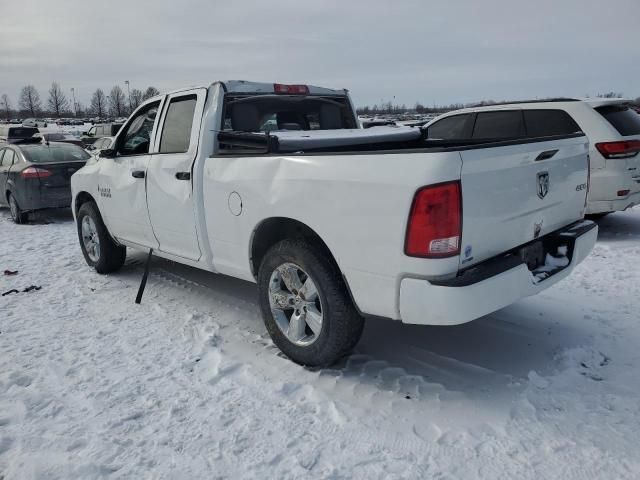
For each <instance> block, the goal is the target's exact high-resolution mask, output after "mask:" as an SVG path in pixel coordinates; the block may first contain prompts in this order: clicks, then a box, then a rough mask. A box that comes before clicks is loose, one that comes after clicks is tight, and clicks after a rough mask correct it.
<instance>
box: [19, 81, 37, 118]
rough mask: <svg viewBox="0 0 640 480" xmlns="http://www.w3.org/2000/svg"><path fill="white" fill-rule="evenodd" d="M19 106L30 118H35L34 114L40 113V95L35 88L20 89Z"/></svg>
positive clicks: (29, 86)
mask: <svg viewBox="0 0 640 480" xmlns="http://www.w3.org/2000/svg"><path fill="white" fill-rule="evenodd" d="M19 104H20V108H21V109H22V110H26V111H27V112H29V113H30V114H31V116H32V117H35V116H36V114H37V113H39V112H40V107H41V106H42V102H40V94H39V93H38V91H37V90H36V87H34V86H33V85H27V86H25V87H22V91H21V92H20V102H19Z"/></svg>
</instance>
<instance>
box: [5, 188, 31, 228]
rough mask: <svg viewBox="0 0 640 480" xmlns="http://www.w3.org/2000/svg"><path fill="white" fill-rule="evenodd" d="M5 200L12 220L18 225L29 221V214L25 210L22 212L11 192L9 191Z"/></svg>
mask: <svg viewBox="0 0 640 480" xmlns="http://www.w3.org/2000/svg"><path fill="white" fill-rule="evenodd" d="M7 200H8V202H9V210H10V211H11V218H12V219H13V221H14V222H15V223H17V224H19V225H20V224H23V223H27V222H28V221H29V214H28V213H27V212H23V211H22V210H21V209H20V207H19V206H18V202H17V200H16V197H14V196H13V193H11V192H9V195H8V196H7Z"/></svg>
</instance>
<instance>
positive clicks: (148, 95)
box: [142, 87, 160, 100]
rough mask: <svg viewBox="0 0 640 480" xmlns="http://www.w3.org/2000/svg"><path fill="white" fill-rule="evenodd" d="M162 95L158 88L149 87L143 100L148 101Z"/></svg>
mask: <svg viewBox="0 0 640 480" xmlns="http://www.w3.org/2000/svg"><path fill="white" fill-rule="evenodd" d="M159 94H160V90H158V89H157V88H156V87H149V88H147V89H146V90H145V91H144V95H142V100H147V99H148V98H151V97H155V96H156V95H159Z"/></svg>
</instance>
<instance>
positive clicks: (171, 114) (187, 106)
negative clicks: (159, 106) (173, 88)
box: [160, 95, 198, 153]
mask: <svg viewBox="0 0 640 480" xmlns="http://www.w3.org/2000/svg"><path fill="white" fill-rule="evenodd" d="M197 100H198V97H197V96H196V95H188V96H186V97H177V98H172V99H171V102H169V108H168V109H167V115H166V117H165V120H164V125H163V127H162V137H161V138H160V153H184V152H187V151H188V150H189V142H190V140H191V127H192V125H193V114H194V112H195V109H196V101H197Z"/></svg>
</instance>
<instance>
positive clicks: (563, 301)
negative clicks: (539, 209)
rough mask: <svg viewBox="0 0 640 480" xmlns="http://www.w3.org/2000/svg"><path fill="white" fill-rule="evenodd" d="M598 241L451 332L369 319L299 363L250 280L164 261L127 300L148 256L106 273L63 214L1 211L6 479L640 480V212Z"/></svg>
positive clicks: (0, 415) (606, 227)
mask: <svg viewBox="0 0 640 480" xmlns="http://www.w3.org/2000/svg"><path fill="white" fill-rule="evenodd" d="M600 235H601V238H602V239H603V240H602V241H601V242H600V243H598V245H597V246H596V248H595V250H594V252H593V254H592V255H591V256H590V257H589V258H588V259H587V260H586V261H585V262H584V263H583V264H581V265H580V266H579V267H578V268H577V269H576V271H575V272H574V273H573V274H572V275H571V276H570V277H568V278H567V279H565V280H563V281H562V282H560V283H559V284H558V285H556V286H555V287H553V288H552V289H550V290H547V291H545V292H544V293H543V294H541V295H538V296H536V297H533V298H531V299H526V300H523V301H521V302H518V303H517V304H515V305H512V306H510V307H508V308H505V309H503V310H501V311H499V312H496V313H495V314H492V315H488V316H486V317H484V318H482V319H480V320H477V321H475V322H471V323H469V324H467V325H461V326H456V327H420V326H411V325H402V324H399V323H397V322H392V321H385V320H368V321H367V325H366V328H365V334H364V336H363V339H362V341H361V342H360V344H359V345H358V347H357V351H356V352H355V353H354V354H353V355H352V356H350V357H349V358H347V359H345V360H344V361H343V362H342V363H341V364H339V365H336V366H334V367H333V368H329V369H322V370H308V369H304V368H301V367H299V366H297V365H294V364H292V363H291V362H289V361H288V360H286V359H285V358H283V357H282V356H281V355H280V354H279V352H278V350H277V349H276V348H275V347H274V345H273V344H272V342H271V341H270V340H269V338H268V336H267V335H266V332H265V330H264V327H263V325H262V321H261V319H260V316H259V313H258V307H257V304H256V301H255V289H254V286H253V285H251V284H248V283H245V282H241V281H237V280H233V279H228V278H224V277H219V276H215V275H211V274H207V273H205V272H200V271H197V270H194V269H192V268H189V267H184V266H180V265H176V264H173V263H171V262H166V261H162V260H157V261H155V262H154V264H153V266H152V270H151V274H150V277H149V282H148V285H147V290H146V292H145V297H144V299H143V301H142V305H135V304H134V303H133V300H134V298H135V294H136V289H137V286H138V282H139V280H140V276H141V273H142V268H143V260H144V255H143V254H142V255H136V254H132V255H130V256H129V259H128V260H127V264H126V265H125V267H124V268H123V270H122V271H121V272H119V273H118V274H114V275H109V276H100V275H97V274H95V273H94V272H93V271H92V270H91V269H89V268H88V267H87V266H86V264H85V263H84V260H83V259H82V255H81V254H80V250H79V248H78V246H77V238H76V232H75V229H74V225H73V223H72V220H71V217H70V215H69V214H68V213H67V212H62V213H54V214H46V215H44V214H42V215H39V220H38V221H37V222H36V224H33V225H24V226H19V225H14V224H13V223H11V222H10V220H9V214H8V212H7V211H6V210H0V290H1V291H2V292H4V291H7V290H9V289H13V288H15V289H17V290H19V291H20V293H17V294H16V293H14V294H10V295H7V296H5V297H0V478H4V479H6V480H10V479H11V480H13V479H20V480H22V479H44V478H46V479H92V478H105V477H110V478H175V479H183V478H234V479H235V478H243V479H244V478H256V479H265V478H336V479H337V478H363V479H378V478H380V479H383V478H420V479H422V478H443V479H444V478H461V479H479V478H488V479H492V480H494V479H541V478H545V479H546V478H559V479H563V480H573V479H576V480H577V479H580V480H583V479H592V478H593V479H596V478H597V479H607V478H611V479H614V478H615V479H637V478H640V387H639V385H640V382H639V374H638V372H640V348H638V346H639V345H640V329H639V328H638V298H639V297H640V281H639V280H640V273H639V272H640V246H639V242H640V211H638V210H636V211H634V212H628V213H625V214H615V215H611V216H610V217H609V218H607V219H605V220H603V221H602V222H601V228H600ZM5 269H9V270H12V271H15V270H18V272H19V273H18V274H17V275H12V276H4V275H2V274H1V272H2V271H3V270H5ZM29 285H38V286H42V289H41V290H39V291H30V292H22V291H21V290H23V289H24V288H25V287H28V286H29Z"/></svg>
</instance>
